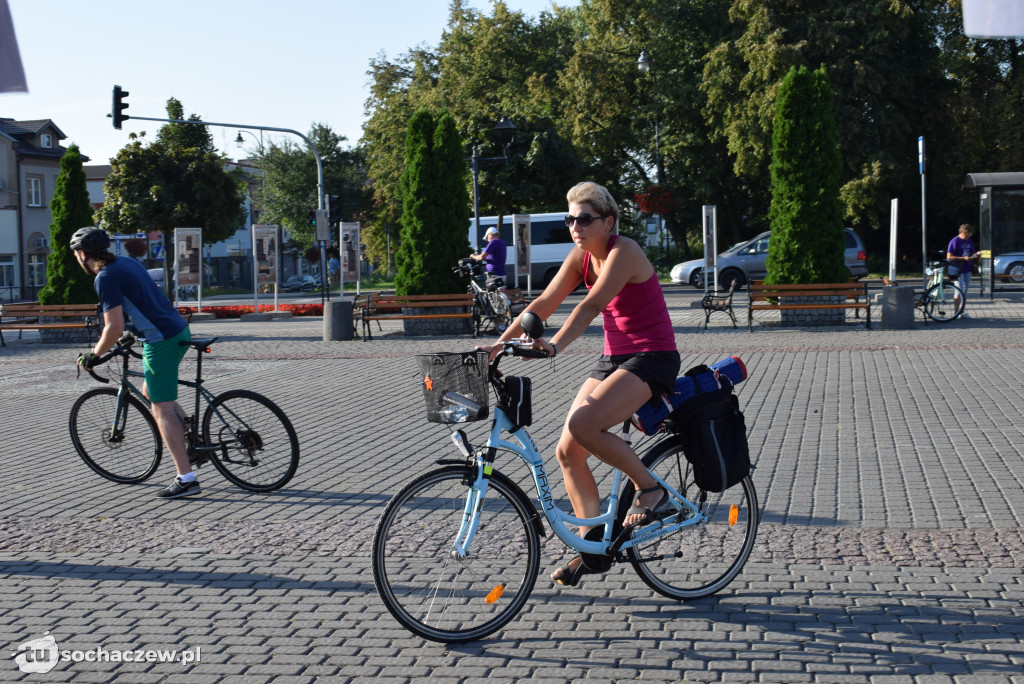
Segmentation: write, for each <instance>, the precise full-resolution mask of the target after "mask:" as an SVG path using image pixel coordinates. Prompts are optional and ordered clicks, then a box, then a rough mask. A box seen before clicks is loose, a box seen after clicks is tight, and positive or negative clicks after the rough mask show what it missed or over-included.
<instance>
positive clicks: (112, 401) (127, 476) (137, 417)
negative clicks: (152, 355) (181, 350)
mask: <svg viewBox="0 0 1024 684" xmlns="http://www.w3.org/2000/svg"><path fill="white" fill-rule="evenodd" d="M216 341H217V338H216V337H207V338H201V339H193V340H190V341H188V342H182V343H181V344H183V345H187V346H189V347H191V348H192V349H194V350H195V351H196V352H197V357H196V379H195V381H190V380H178V384H179V385H184V386H186V387H192V388H194V389H195V403H194V407H193V412H192V415H190V416H188V417H187V418H186V420H185V443H186V447H187V449H188V456H189V460H190V461H191V462H192V464H193V467H199V466H200V465H202V464H204V463H206V462H207V461H210V462H212V463H213V465H214V467H215V468H216V469H217V470H218V471H220V473H221V475H223V476H224V477H225V478H227V480H228V481H229V482H231V483H232V484H235V485H237V486H239V487H241V488H242V489H248V490H249V491H253V492H270V491H274V490H275V489H279V488H281V487H283V486H284V485H285V484H287V483H288V481H289V480H291V479H292V476H293V475H295V471H296V469H297V468H298V466H299V439H298V437H297V436H296V434H295V429H294V428H293V427H292V424H291V422H290V421H289V420H288V418H287V416H285V414H284V412H283V411H282V410H281V409H280V408H278V406H277V405H276V404H274V403H273V402H272V401H270V400H269V399H267V398H266V397H264V396H263V395H261V394H257V393H256V392H250V391H248V390H230V391H228V392H224V393H222V394H217V395H215V394H213V393H212V392H210V391H209V390H208V389H206V387H204V386H203V382H204V380H203V377H202V371H203V355H204V354H207V353H209V352H210V347H211V345H213V343H214V342H216ZM135 342H136V340H135V338H134V337H133V336H131V335H130V334H126V335H123V336H122V337H121V339H120V340H118V344H117V345H116V346H115V347H114V348H113V349H112V350H110V351H109V352H107V353H106V354H104V355H103V356H101V357H100V358H99V359H98V361H97V364H96V365H99V364H103V363H106V362H108V361H110V360H111V359H113V358H114V357H121V362H120V365H117V364H113V365H112V366H111V369H112V370H111V375H120V379H119V380H118V387H116V388H114V387H99V388H96V389H91V390H89V391H87V392H86V393H85V394H83V395H82V396H81V397H79V398H78V400H77V401H76V402H75V404H74V406H72V407H71V417H70V429H71V441H72V442H73V443H74V445H75V450H76V451H77V452H78V455H79V456H81V457H82V460H83V461H85V462H86V464H87V465H88V466H89V467H90V468H92V469H93V470H94V471H96V472H97V473H98V474H100V475H102V476H103V477H105V478H107V479H108V480H111V481H113V482H118V483H122V484H134V483H137V482H143V481H144V480H146V479H147V478H148V477H149V476H151V475H152V474H153V473H154V472H156V469H157V467H158V466H159V465H160V458H161V454H162V450H163V441H162V440H161V438H160V432H159V430H158V429H157V426H156V421H155V420H154V419H153V416H152V415H151V413H150V411H149V400H148V399H146V397H145V396H144V395H143V394H142V391H141V390H139V388H137V387H136V386H135V384H133V383H132V381H131V378H133V377H135V378H141V377H143V373H142V372H140V371H136V370H131V369H129V367H128V366H129V361H130V359H131V357H133V356H134V357H135V358H142V356H141V355H140V354H139V353H138V352H136V351H134V350H133V349H132V345H134V344H135ZM88 370H89V374H90V375H91V376H92V377H93V378H95V379H96V380H98V381H100V382H103V383H108V382H110V380H109V379H108V378H105V377H102V376H100V375H97V374H96V372H95V370H94V369H93V368H90V369H88ZM200 400H201V401H203V402H205V405H206V409H205V411H204V412H203V414H202V420H201V421H199V420H198V418H199V409H200Z"/></svg>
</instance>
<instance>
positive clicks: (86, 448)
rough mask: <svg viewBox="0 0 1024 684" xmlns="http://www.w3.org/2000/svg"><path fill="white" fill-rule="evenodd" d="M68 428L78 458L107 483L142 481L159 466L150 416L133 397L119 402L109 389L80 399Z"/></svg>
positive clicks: (159, 445) (156, 433)
mask: <svg viewBox="0 0 1024 684" xmlns="http://www.w3.org/2000/svg"><path fill="white" fill-rule="evenodd" d="M119 406H120V410H121V415H120V416H117V413H118V407H119ZM69 427H70V430H71V441H72V442H73V443H74V445H75V450H76V451H77V452H78V455H79V456H81V457H82V460H83V461H85V462H86V464H87V465H88V466H89V467H90V468H92V469H93V470H94V471H96V472H97V473H98V474H100V475H102V476H103V477H105V478H107V479H108V480H112V481H114V482H120V483H126V484H127V483H136V482H142V481H143V480H145V479H146V478H148V477H149V476H150V475H152V474H153V473H154V472H155V471H156V469H157V467H158V466H159V465H160V453H161V449H162V442H161V439H160V433H159V431H158V430H157V427H156V423H155V422H154V421H153V417H152V416H151V415H150V413H149V411H148V410H147V409H146V408H144V407H143V406H142V404H141V403H140V402H139V401H138V400H137V399H135V398H134V397H128V398H126V399H125V400H124V401H123V402H121V403H119V401H118V394H117V390H116V389H114V388H112V387H101V388H98V389H93V390H89V391H88V392H86V393H85V394H83V395H82V396H81V397H79V398H78V400H77V401H76V402H75V405H74V406H73V407H72V408H71V416H70V419H69Z"/></svg>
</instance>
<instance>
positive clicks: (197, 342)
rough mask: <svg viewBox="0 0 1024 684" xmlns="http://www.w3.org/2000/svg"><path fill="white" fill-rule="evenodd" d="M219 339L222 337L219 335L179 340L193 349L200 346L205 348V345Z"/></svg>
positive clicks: (207, 345)
mask: <svg viewBox="0 0 1024 684" xmlns="http://www.w3.org/2000/svg"><path fill="white" fill-rule="evenodd" d="M218 339H220V338H218V337H197V338H195V339H191V340H183V341H181V342H179V343H178V344H183V345H185V346H188V347H192V348H193V349H200V348H203V347H209V346H210V345H211V344H213V343H214V342H216V341H217V340H218Z"/></svg>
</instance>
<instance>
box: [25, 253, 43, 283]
mask: <svg viewBox="0 0 1024 684" xmlns="http://www.w3.org/2000/svg"><path fill="white" fill-rule="evenodd" d="M28 284H29V285H33V286H35V287H42V286H43V285H45V284H46V255H45V254H29V256H28Z"/></svg>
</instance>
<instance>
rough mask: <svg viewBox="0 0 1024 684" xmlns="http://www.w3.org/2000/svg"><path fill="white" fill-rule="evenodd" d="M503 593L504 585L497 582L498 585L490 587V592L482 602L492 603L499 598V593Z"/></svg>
mask: <svg viewBox="0 0 1024 684" xmlns="http://www.w3.org/2000/svg"><path fill="white" fill-rule="evenodd" d="M504 593H505V585H504V584H499V585H498V586H496V587H494V588H493V589H491V593H490V594H488V595H487V598H485V599H484V603H494V602H495V601H497V600H498V599H500V598H501V595H502V594H504Z"/></svg>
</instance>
